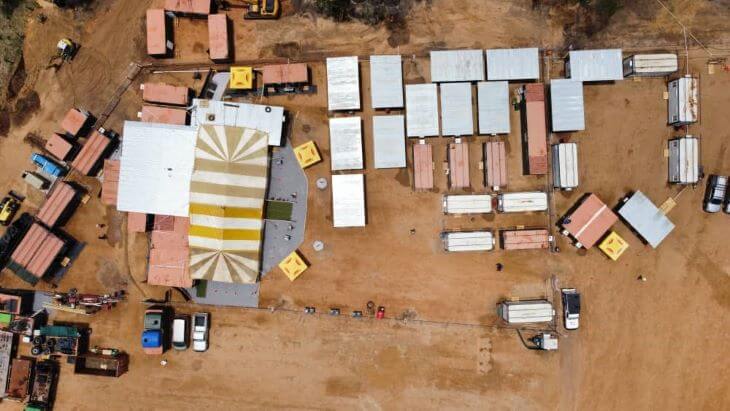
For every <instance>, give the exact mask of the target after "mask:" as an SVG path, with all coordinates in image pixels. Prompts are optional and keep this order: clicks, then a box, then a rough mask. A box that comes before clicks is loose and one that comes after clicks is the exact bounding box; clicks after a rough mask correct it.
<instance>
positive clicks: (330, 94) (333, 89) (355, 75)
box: [327, 56, 360, 111]
mask: <svg viewBox="0 0 730 411" xmlns="http://www.w3.org/2000/svg"><path fill="white" fill-rule="evenodd" d="M327 107H328V110H329V111H337V110H359V109H360V70H359V67H358V64H357V56H351V57H328V58H327Z"/></svg>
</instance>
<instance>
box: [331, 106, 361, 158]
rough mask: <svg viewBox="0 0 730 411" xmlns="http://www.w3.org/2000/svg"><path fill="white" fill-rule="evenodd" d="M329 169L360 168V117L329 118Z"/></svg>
mask: <svg viewBox="0 0 730 411" xmlns="http://www.w3.org/2000/svg"><path fill="white" fill-rule="evenodd" d="M330 160H331V170H332V171H338V170H362V168H363V153H362V120H361V119H360V117H339V118H331V119H330Z"/></svg>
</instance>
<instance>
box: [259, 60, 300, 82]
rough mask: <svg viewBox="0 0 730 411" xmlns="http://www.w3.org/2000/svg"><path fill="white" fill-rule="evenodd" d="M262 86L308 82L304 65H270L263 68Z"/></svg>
mask: <svg viewBox="0 0 730 411" xmlns="http://www.w3.org/2000/svg"><path fill="white" fill-rule="evenodd" d="M263 77H264V84H291V83H307V82H309V73H308V71H307V65H306V64H305V63H296V64H272V65H268V66H264V68H263Z"/></svg>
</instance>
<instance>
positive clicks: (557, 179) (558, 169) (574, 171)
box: [552, 143, 578, 189]
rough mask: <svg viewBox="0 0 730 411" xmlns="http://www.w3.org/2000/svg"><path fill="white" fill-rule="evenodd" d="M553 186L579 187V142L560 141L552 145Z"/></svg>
mask: <svg viewBox="0 0 730 411" xmlns="http://www.w3.org/2000/svg"><path fill="white" fill-rule="evenodd" d="M552 153H553V187H557V188H566V189H572V188H575V187H578V144H576V143H560V144H555V145H553V147H552Z"/></svg>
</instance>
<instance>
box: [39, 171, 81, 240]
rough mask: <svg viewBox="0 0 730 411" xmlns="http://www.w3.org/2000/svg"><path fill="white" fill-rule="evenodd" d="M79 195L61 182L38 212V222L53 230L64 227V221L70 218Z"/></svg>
mask: <svg viewBox="0 0 730 411" xmlns="http://www.w3.org/2000/svg"><path fill="white" fill-rule="evenodd" d="M77 194H78V193H77V192H76V190H75V189H74V188H73V187H71V186H70V185H69V184H66V183H64V182H63V181H59V182H58V183H57V184H56V186H55V187H53V190H51V193H50V194H49V195H48V198H46V201H45V202H44V203H43V205H42V206H41V208H40V210H38V215H37V218H38V220H40V221H41V222H42V223H43V224H45V225H46V226H48V227H51V228H53V227H55V226H57V225H63V223H64V221H63V220H64V219H66V218H67V217H68V216H69V214H70V212H71V211H72V210H71V209H72V208H73V207H74V206H75V204H74V202H75V200H76V198H77Z"/></svg>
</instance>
